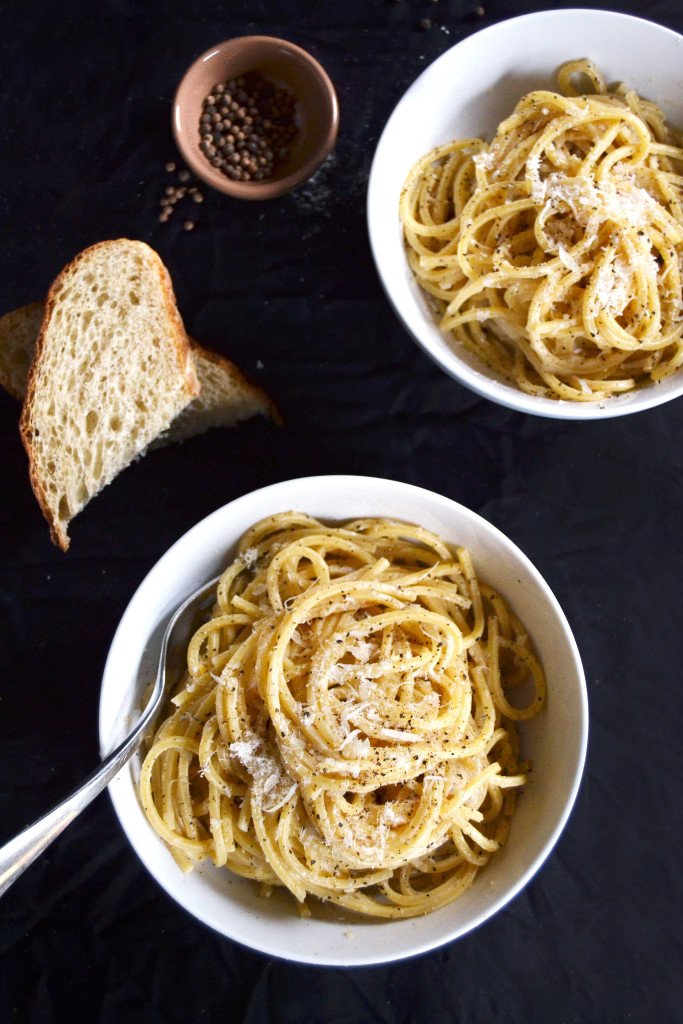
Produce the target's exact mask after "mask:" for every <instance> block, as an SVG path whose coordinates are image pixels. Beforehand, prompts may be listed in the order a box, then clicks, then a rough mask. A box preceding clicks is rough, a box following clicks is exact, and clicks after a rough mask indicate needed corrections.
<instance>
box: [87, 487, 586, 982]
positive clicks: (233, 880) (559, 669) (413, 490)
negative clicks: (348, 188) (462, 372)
mask: <svg viewBox="0 0 683 1024" xmlns="http://www.w3.org/2000/svg"><path fill="white" fill-rule="evenodd" d="M288 509H296V510H299V511H306V512H309V513H311V514H313V515H315V516H317V517H319V518H321V519H327V520H329V521H333V520H334V521H339V520H342V519H348V518H351V517H356V516H365V515H378V516H391V517H394V518H399V519H403V520H406V521H410V522H415V523H420V524H422V525H423V526H425V527H427V528H428V529H431V530H434V531H436V532H437V533H439V534H440V535H441V536H442V537H444V538H446V539H447V540H449V541H451V542H453V543H458V544H464V545H465V546H466V547H467V548H468V549H469V550H470V552H471V554H472V556H473V559H474V564H475V567H476V569H477V572H478V574H479V575H480V577H481V578H482V579H484V580H487V581H488V582H490V583H491V585H493V586H494V587H496V588H498V589H499V590H500V591H501V592H502V593H503V595H504V596H505V597H506V598H507V599H508V600H509V601H510V603H511V605H512V606H513V607H514V609H515V610H516V612H517V613H518V614H519V615H520V617H521V618H522V620H523V621H525V622H527V623H529V624H531V627H532V635H533V639H534V642H535V644H536V647H537V649H538V652H539V654H540V656H541V659H542V661H543V664H544V666H545V670H546V674H547V677H548V703H547V708H546V709H545V710H544V712H543V713H542V714H541V715H540V716H539V717H538V718H537V719H536V720H534V721H533V722H530V723H523V727H522V728H521V729H520V736H521V742H522V746H523V751H524V754H525V756H530V757H531V758H532V759H533V763H534V772H533V781H531V782H530V783H529V784H528V785H527V786H526V787H525V790H524V792H523V794H522V795H521V797H520V800H519V803H518V810H517V813H516V814H515V817H514V819H513V822H512V826H511V832H510V837H509V840H508V843H507V844H506V846H505V847H504V848H503V850H502V851H500V853H499V854H497V855H496V857H495V858H494V859H493V860H492V861H491V863H489V864H488V865H487V867H486V868H485V869H484V871H482V873H481V874H480V875H479V876H478V878H477V879H476V880H475V882H474V884H473V885H472V887H471V888H470V889H469V890H468V891H467V892H466V893H464V894H463V896H461V897H460V898H459V899H457V900H456V901H455V902H454V903H452V904H451V905H450V906H447V907H444V908H443V909H441V910H438V911H436V912H434V913H432V914H428V915H427V916H426V917H422V918H416V919H411V920H406V921H400V920H398V921H386V922H385V921H373V920H361V919H359V918H357V917H354V916H351V915H347V914H345V913H343V912H342V911H337V910H336V909H334V908H325V907H323V908H321V909H319V910H316V911H315V912H314V914H313V915H312V916H311V917H310V918H300V917H299V916H298V915H297V912H296V908H295V905H294V902H293V900H292V899H290V898H289V897H288V896H287V895H286V894H284V893H281V892H276V893H274V894H273V895H272V896H271V897H269V898H267V899H265V898H262V897H259V896H258V895H257V892H256V887H255V886H253V884H252V883H250V882H249V881H246V880H243V879H240V878H237V877H235V876H233V875H231V874H230V873H229V872H227V871H226V870H222V869H216V868H214V867H213V866H205V867H201V868H199V869H196V870H195V871H193V872H191V873H190V874H189V875H184V874H183V873H182V872H181V870H180V869H179V868H178V866H177V865H176V863H175V862H174V861H173V859H172V857H171V855H170V854H169V853H168V851H167V850H166V848H165V847H164V845H163V844H162V842H161V841H160V840H159V839H158V837H157V836H156V834H155V833H153V831H152V829H151V827H150V826H149V825H148V823H147V821H146V819H145V817H144V815H143V813H142V810H141V808H140V805H139V802H138V798H137V793H136V783H135V779H136V776H137V771H138V768H139V761H134V762H133V763H132V764H131V765H129V766H126V767H125V768H124V769H123V770H122V771H121V773H120V774H119V775H118V776H117V778H116V779H115V780H114V782H112V784H111V785H110V789H109V791H110V795H111V798H112V800H113V803H114V808H115V810H116V813H117V815H118V817H119V820H120V822H121V824H122V826H123V828H124V830H125V832H126V833H127V835H128V838H129V840H130V842H131V844H132V846H133V847H134V849H135V850H136V851H137V853H138V855H139V856H140V858H141V859H142V861H143V863H144V864H145V865H146V867H147V868H148V870H149V871H150V872H151V874H152V875H153V876H154V877H155V878H156V879H157V881H158V882H159V883H160V884H161V885H162V886H163V887H164V889H166V891H167V892H168V893H169V894H170V895H171V896H172V897H173V898H174V899H175V900H177V902H178V903H180V904H181V905H182V906H183V907H185V908H186V909H187V910H188V911H190V912H191V913H192V914H194V915H195V916H196V917H197V918H198V919H199V920H201V921H203V922H204V923H205V924H208V925H209V926H211V927H212V928H214V929H216V930H217V931H218V932H220V933H222V934H223V935H226V936H229V937H230V938H232V939H234V940H236V941H238V942H241V943H243V944H245V945H247V946H250V947H252V948H254V949H257V950H260V951H261V952H264V953H266V954H268V955H271V956H278V957H283V958H286V959H292V960H298V961H300V962H304V963H311V964H330V965H335V964H336V965H353V964H357V965H360V964H370V963H381V962H386V961H390V960H395V959H399V958H402V957H407V956H410V955H413V954H415V953H420V952H424V951H425V950H428V949H431V948H434V947H436V946H438V945H440V944H442V943H444V942H448V941H450V940H452V939H454V938H457V937H458V936H460V935H463V934H465V933H466V932H467V931H469V930H470V929H472V928H474V927H476V926H477V925H479V924H481V923H482V922H483V921H485V920H486V919H487V918H488V917H490V916H491V915H492V914H494V913H495V912H496V911H497V910H499V909H500V908H501V907H502V906H504V905H505V903H507V902H508V901H509V900H510V899H511V898H512V897H513V896H514V895H515V894H516V893H517V892H519V890H520V889H521V888H522V887H523V886H524V885H525V884H526V882H527V881H528V880H529V879H530V878H531V876H532V875H533V874H534V872H535V871H536V870H537V869H538V868H539V867H540V865H541V864H542V862H543V860H544V859H545V858H546V856H547V855H548V853H549V852H550V850H551V849H552V846H553V844H554V843H555V841H556V840H557V838H558V836H559V834H560V832H561V830H562V828H563V826H564V824H565V821H566V819H567V817H568V815H569V812H570V810H571V807H572V804H573V802H574V798H575V796H576V792H577V789H578V785H579V781H580V777H581V772H582V769H583V762H584V757H585V749H586V736H587V703H586V691H585V681H584V677H583V671H582V668H581V661H580V658H579V655H578V651H577V649H576V645H575V642H574V640H573V637H572V634H571V631H570V629H569V626H568V624H567V621H566V619H565V617H564V615H563V613H562V611H561V609H560V607H559V605H558V603H557V601H556V599H555V598H554V597H553V595H552V593H551V592H550V590H549V588H548V586H547V584H545V583H544V581H543V579H542V578H541V576H540V575H539V573H538V572H537V571H536V570H535V569H534V567H533V566H532V565H531V563H530V562H529V561H528V559H527V558H526V557H525V556H524V555H523V554H522V552H521V551H520V550H519V549H518V548H517V547H515V545H514V544H512V542H511V541H509V540H508V539H507V538H506V537H505V536H504V535H503V534H501V533H500V531H498V530H497V529H495V528H494V527H493V526H491V525H490V524H489V523H487V522H486V521H485V520H483V519H481V518H480V517H479V516H477V515H476V514H475V513H473V512H471V511H469V510H468V509H466V508H464V507H463V506H461V505H458V504H456V503H454V502H452V501H450V500H449V499H447V498H444V497H442V496H440V495H437V494H433V493H432V492H430V491H425V490H422V489H421V488H417V487H413V486H410V485H407V484H401V483H397V482H394V481H388V480H379V479H372V478H366V477H346V476H339V477H312V478H306V479H303V480H293V481H287V482H285V483H280V484H275V485H273V486H271V487H266V488H264V489H262V490H260V491H256V492H254V493H252V494H248V495H246V496H245V497H243V498H239V499H237V500H236V501H234V502H232V503H231V504H229V505H226V506H224V507H223V508H221V509H218V510H217V511H216V512H214V513H213V514H212V515H210V516H208V517H207V518H206V519H205V520H203V521H202V522H200V523H199V524H198V525H197V526H195V527H194V528H193V529H192V530H190V531H189V532H188V533H187V534H185V536H184V537H182V538H181V539H180V540H179V541H178V542H177V543H176V544H175V545H174V546H173V547H172V548H171V549H170V550H169V551H168V552H167V554H166V555H164V557H163V558H162V559H161V560H160V561H159V562H158V563H157V565H156V566H155V567H154V568H153V569H152V571H151V572H150V573H149V575H148V576H147V577H146V579H145V580H144V581H143V583H142V584H141V586H140V587H139V589H138V591H137V592H136V594H135V595H134V597H133V599H132V601H131V603H130V605H129V606H128V609H127V610H126V612H125V614H124V616H123V618H122V620H121V623H120V626H119V628H118V630H117V632H116V635H115V637H114V641H113V643H112V647H111V651H110V654H109V657H108V660H107V664H106V666H105V671H104V678H103V683H102V691H101V701H100V744H101V749H102V751H103V752H105V753H106V752H107V751H109V750H112V749H113V748H114V747H115V746H116V744H117V743H118V742H120V741H121V740H122V739H123V737H124V736H125V734H126V732H127V731H128V729H129V728H130V722H131V720H132V719H134V718H135V716H136V708H137V707H138V704H139V701H140V697H141V694H142V692H143V690H144V688H145V686H146V685H147V684H148V682H149V680H150V678H152V677H153V675H154V672H155V669H156V659H157V657H158V651H159V647H160V639H161V634H162V633H163V629H164V626H165V624H166V622H167V621H168V618H169V617H170V614H171V613H172V611H173V610H174V609H175V607H177V605H178V604H179V603H180V601H181V600H182V599H183V597H184V596H186V595H187V594H188V593H189V592H190V591H191V590H192V589H193V588H194V587H195V586H198V585H199V584H200V583H201V582H203V581H204V580H206V579H209V578H211V577H212V576H214V575H216V573H217V572H219V571H220V570H221V569H222V568H223V567H224V566H225V565H226V564H227V561H228V560H229V558H230V556H231V552H232V550H233V548H234V545H235V544H236V542H237V540H238V539H239V537H240V535H241V534H242V533H243V532H244V530H246V529H247V528H248V527H249V526H251V525H252V524H253V523H254V522H256V521H257V520H258V519H260V518H261V517H263V516H265V515H270V514H272V513H274V512H281V511H286V510H288Z"/></svg>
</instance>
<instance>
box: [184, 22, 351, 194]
mask: <svg viewBox="0 0 683 1024" xmlns="http://www.w3.org/2000/svg"><path fill="white" fill-rule="evenodd" d="M256 44H261V45H264V46H267V47H269V48H271V49H272V50H273V51H275V50H277V49H278V48H279V49H281V48H283V47H284V48H285V49H286V50H287V51H288V52H289V53H290V54H292V55H293V56H294V57H295V58H296V59H297V60H298V61H299V62H300V63H302V64H306V65H308V67H309V68H311V70H312V71H313V72H314V73H315V75H316V77H317V79H318V81H319V82H320V84H321V95H325V96H326V97H327V101H328V107H329V118H328V124H327V133H326V135H325V137H324V138H323V139H321V142H320V144H319V145H318V146H317V147H316V149H315V152H314V153H312V154H311V156H310V157H309V158H308V160H306V161H305V162H304V163H303V164H302V165H301V166H300V167H299V168H297V169H296V170H295V171H291V172H290V173H289V174H287V175H285V176H283V177H281V178H271V179H269V180H268V181H266V182H260V181H250V182H242V181H231V179H230V178H226V176H225V175H223V174H221V173H220V171H218V170H217V169H215V168H213V167H212V166H211V164H210V163H209V162H208V161H207V160H205V159H203V158H201V159H200V158H199V157H198V156H197V154H196V153H195V151H194V149H193V148H192V147H191V146H189V145H187V144H186V141H185V139H186V136H185V134H184V131H183V127H182V123H181V110H182V96H183V93H184V92H185V91H186V89H187V87H188V85H189V83H190V82H191V80H192V79H193V77H194V74H195V72H196V69H197V68H198V67H199V66H200V65H201V64H204V63H206V62H207V61H208V60H210V58H211V57H213V56H217V55H218V54H221V55H222V54H224V53H225V51H226V50H230V49H234V51H235V52H236V53H237V52H238V51H239V50H240V49H242V48H243V47H245V46H251V45H256ZM299 102H302V101H301V99H299ZM171 125H172V130H173V137H174V139H175V143H176V146H177V147H178V149H179V151H180V153H181V155H182V157H183V159H184V160H185V162H186V163H187V164H188V166H189V167H190V168H191V169H192V171H194V173H195V174H196V175H197V177H199V178H201V179H202V181H204V182H206V184H207V185H210V186H211V188H214V189H216V191H218V192H222V193H223V194H224V195H229V196H232V197H233V198H237V199H274V198H276V197H277V196H281V195H284V194H285V193H287V192H290V191H291V190H292V189H294V188H296V186H297V185H301V184H303V182H304V181H307V180H308V179H309V178H310V177H311V176H312V175H313V174H314V173H315V172H316V171H317V170H318V168H319V167H320V165H321V164H322V163H323V162H324V161H325V160H326V159H327V157H328V156H329V155H330V153H331V152H332V150H333V149H334V146H335V144H336V141H337V136H338V133H339V99H338V97H337V91H336V89H335V87H334V83H333V82H332V79H331V78H330V76H329V75H328V73H327V71H326V70H325V68H324V67H323V66H322V64H321V63H320V61H319V60H317V59H316V58H315V57H314V56H313V55H312V54H311V53H309V52H308V50H304V48H303V47H301V46H299V45H297V44H296V43H292V42H290V41H289V40H288V39H281V38H279V37H278V36H265V35H244V36H232V37H231V38H230V39H225V40H223V41H222V42H220V43H217V44H216V45H215V46H210V47H209V48H208V49H207V50H205V51H204V52H203V53H201V54H200V55H199V56H198V57H197V58H196V59H195V60H194V61H192V63H191V64H190V66H189V67H188V68H187V70H186V71H185V73H184V74H183V77H182V78H181V80H180V82H179V84H178V86H177V88H176V91H175V95H174V97H173V105H172V110H171Z"/></svg>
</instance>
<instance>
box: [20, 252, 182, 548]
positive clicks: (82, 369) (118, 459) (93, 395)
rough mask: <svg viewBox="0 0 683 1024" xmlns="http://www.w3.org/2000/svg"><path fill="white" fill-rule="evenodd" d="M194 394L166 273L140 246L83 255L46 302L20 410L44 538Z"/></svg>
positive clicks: (61, 537)
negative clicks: (46, 528) (45, 532)
mask: <svg viewBox="0 0 683 1024" xmlns="http://www.w3.org/2000/svg"><path fill="white" fill-rule="evenodd" d="M199 390H200V386H199V381H198V379H197V374H196V370H195V367H194V360H193V359H192V356H191V352H190V345H189V341H188V338H187V335H186V334H185V329H184V327H183V322H182V320H181V318H180V314H179V312H178V309H177V306H176V302H175V296H174V293H173V286H172V284H171V279H170V277H169V274H168V271H167V270H166V268H165V266H164V264H163V263H162V261H161V259H160V258H159V256H158V255H157V254H156V253H155V252H154V250H153V249H151V248H150V247H149V246H148V245H145V243H144V242H137V241H131V240H128V239H117V240H115V241H109V242H99V243H97V244H96V245H93V246H91V247H90V248H88V249H85V250H84V251H83V252H82V253H80V254H79V255H78V256H77V257H76V258H75V259H74V260H73V261H72V262H71V263H70V264H68V266H66V267H65V268H64V270H63V271H62V272H61V274H60V275H59V277H58V278H57V279H56V281H55V282H54V284H53V285H52V287H51V288H50V291H49V293H48V296H47V301H46V306H45V312H44V315H43V319H42V322H41V326H40V330H39V333H38V337H37V340H36V352H35V356H34V359H33V362H32V364H31V369H30V371H29V375H28V380H27V385H26V396H25V398H24V404H23V408H22V413H21V420H20V424H19V427H20V431H21V437H22V440H23V443H24V446H25V448H26V451H27V453H28V458H29V470H30V477H31V484H32V486H33V490H34V492H35V495H36V497H37V499H38V502H39V503H40V506H41V508H42V510H43V513H44V515H45V518H46V519H47V521H48V523H49V525H50V533H51V536H52V539H53V541H54V542H55V544H57V545H58V546H59V547H60V548H61V549H62V550H63V551H66V550H67V548H68V546H69V537H68V534H67V528H68V525H69V523H70V522H71V520H72V519H73V517H74V516H75V515H76V513H77V512H79V511H80V510H81V509H82V508H83V506H84V505H85V504H86V503H87V502H88V501H89V500H90V499H91V498H92V497H94V495H95V494H97V493H98V492H99V491H100V490H101V489H102V488H103V487H104V486H105V485H106V484H108V483H110V481H111V480H112V479H113V478H114V477H115V476H116V475H117V474H118V473H119V472H120V471H121V470H122V469H124V467H125V466H127V465H128V464H129V463H130V462H131V461H132V460H133V459H135V458H136V457H137V456H138V455H140V454H141V453H142V452H143V451H144V450H145V448H146V447H147V446H148V445H149V443H150V442H151V441H153V440H154V438H156V437H157V436H158V435H159V434H160V433H161V432H162V431H164V430H165V429H166V428H167V427H168V425H169V424H170V423H171V421H172V420H173V419H174V418H175V417H176V416H177V415H178V413H179V412H180V411H181V409H183V408H184V407H185V406H186V405H187V404H188V403H189V402H190V401H191V400H192V399H193V398H194V397H196V395H198V393H199Z"/></svg>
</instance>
